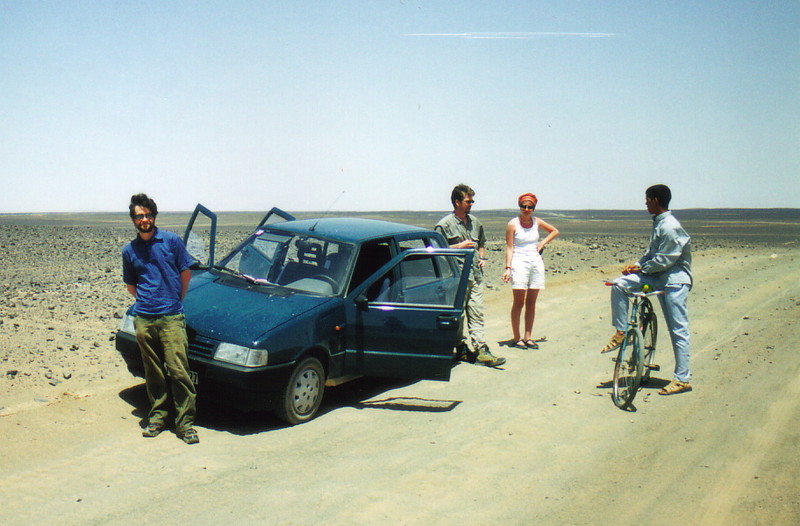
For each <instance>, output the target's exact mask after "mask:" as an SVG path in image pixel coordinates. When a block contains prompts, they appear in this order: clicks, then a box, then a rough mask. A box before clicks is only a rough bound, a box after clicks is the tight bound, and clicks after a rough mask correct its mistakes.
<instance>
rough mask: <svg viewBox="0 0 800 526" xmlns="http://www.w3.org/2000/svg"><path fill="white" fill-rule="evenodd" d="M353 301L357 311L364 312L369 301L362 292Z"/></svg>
mask: <svg viewBox="0 0 800 526" xmlns="http://www.w3.org/2000/svg"><path fill="white" fill-rule="evenodd" d="M354 301H355V303H356V307H358V308H359V309H364V310H366V309H367V305H369V300H368V299H367V295H366V294H364V293H363V292H362V293H361V294H359V295H358V296H356V299H355V300H354Z"/></svg>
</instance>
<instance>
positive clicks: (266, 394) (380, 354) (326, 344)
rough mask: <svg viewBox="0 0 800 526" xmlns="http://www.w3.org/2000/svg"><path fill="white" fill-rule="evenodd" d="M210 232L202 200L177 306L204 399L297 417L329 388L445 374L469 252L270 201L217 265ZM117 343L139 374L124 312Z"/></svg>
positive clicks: (437, 239)
mask: <svg viewBox="0 0 800 526" xmlns="http://www.w3.org/2000/svg"><path fill="white" fill-rule="evenodd" d="M275 219H278V220H279V221H278V222H275ZM216 229H217V217H216V215H215V214H214V213H212V212H211V211H209V210H208V209H206V208H205V207H203V206H202V205H198V206H197V208H196V209H195V211H194V214H193V215H192V218H191V220H190V221H189V225H188V226H187V228H186V233H185V235H184V242H185V243H186V245H187V248H188V249H189V252H190V254H192V256H193V257H195V259H196V265H195V268H194V269H193V275H192V280H191V283H190V286H189V291H188V293H187V295H186V299H185V301H184V307H185V312H186V320H187V326H188V329H187V332H188V334H189V367H190V369H191V372H192V375H193V378H194V380H195V382H196V383H197V388H198V392H199V393H200V395H201V396H207V397H213V398H215V399H218V400H221V401H224V402H226V403H229V404H232V405H234V406H237V407H239V408H242V409H272V410H274V411H275V412H276V413H277V414H278V415H279V416H280V417H281V418H282V419H284V420H285V421H287V422H289V423H291V424H298V423H301V422H306V421H308V420H311V419H312V418H314V416H315V414H316V413H317V410H318V409H319V406H320V403H321V401H322V395H323V392H324V389H325V386H326V385H327V386H332V385H337V384H340V383H343V382H345V381H347V380H350V379H353V378H357V377H360V376H384V377H396V378H408V379H433V380H449V378H450V370H451V368H452V367H453V363H454V362H453V347H454V346H455V344H456V343H457V340H458V332H459V330H460V323H461V318H462V314H463V306H464V296H465V291H466V284H467V278H468V272H469V269H470V266H471V261H472V257H473V252H472V251H471V250H453V249H449V248H446V246H447V245H446V243H445V240H444V239H443V238H442V237H441V235H440V234H439V233H437V232H435V231H432V230H426V229H423V228H418V227H414V226H408V225H402V224H398V223H391V222H386V221H376V220H371V219H357V218H323V219H310V220H295V219H294V217H292V216H291V215H289V214H287V213H285V212H282V211H281V210H279V209H276V208H273V209H272V211H270V213H268V214H267V215H266V216H265V217H264V219H263V220H262V221H261V223H260V224H259V225H258V226H257V227H256V229H255V230H254V231H253V233H252V234H251V235H250V236H249V237H248V238H247V239H245V240H244V242H242V243H241V244H240V245H239V246H238V247H237V248H235V249H234V250H233V251H232V252H231V253H230V254H229V255H228V256H226V257H225V258H224V259H222V261H220V262H219V263H215V259H214V247H215V239H216ZM116 346H117V349H118V350H119V352H120V353H121V354H122V356H123V357H124V359H125V361H126V363H127V364H128V368H129V369H130V370H131V372H133V373H134V374H137V375H139V376H141V375H142V364H141V358H140V356H139V350H138V347H137V344H136V340H135V337H134V331H133V320H132V318H131V317H130V316H126V317H125V318H124V319H123V323H122V327H121V329H120V330H119V331H118V332H117V337H116Z"/></svg>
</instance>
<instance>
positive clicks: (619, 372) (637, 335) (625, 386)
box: [611, 328, 644, 409]
mask: <svg viewBox="0 0 800 526" xmlns="http://www.w3.org/2000/svg"><path fill="white" fill-rule="evenodd" d="M642 353H643V337H642V332H641V331H640V330H639V329H638V328H633V329H629V330H628V333H627V334H626V335H625V340H624V341H623V342H622V345H620V347H619V352H618V353H617V363H616V364H614V391H613V393H612V394H611V397H612V398H613V399H614V404H615V405H616V406H617V407H619V408H620V409H625V408H627V407H628V406H630V405H631V402H633V399H634V398H635V397H636V392H637V391H638V390H639V384H640V383H641V381H642V372H643V370H644V364H643V362H642V357H643V354H642Z"/></svg>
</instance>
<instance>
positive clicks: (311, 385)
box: [275, 357, 325, 425]
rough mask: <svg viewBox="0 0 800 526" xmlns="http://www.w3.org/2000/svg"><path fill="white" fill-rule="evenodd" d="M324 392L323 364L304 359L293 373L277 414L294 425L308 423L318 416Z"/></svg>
mask: <svg viewBox="0 0 800 526" xmlns="http://www.w3.org/2000/svg"><path fill="white" fill-rule="evenodd" d="M324 391H325V369H324V368H323V367H322V364H321V363H320V361H319V360H317V359H316V358H314V357H308V358H304V359H302V360H300V363H298V364H297V367H295V369H294V371H292V375H291V377H289V382H288V383H287V384H286V388H285V389H284V391H283V398H282V400H281V401H280V403H279V404H278V406H277V408H276V410H275V412H276V413H277V414H278V416H279V417H280V418H281V419H282V420H285V421H286V422H288V423H290V424H292V425H294V424H302V423H303V422H308V421H309V420H311V419H312V418H314V417H315V416H316V414H317V411H318V410H319V406H320V404H321V403H322V395H323V393H324Z"/></svg>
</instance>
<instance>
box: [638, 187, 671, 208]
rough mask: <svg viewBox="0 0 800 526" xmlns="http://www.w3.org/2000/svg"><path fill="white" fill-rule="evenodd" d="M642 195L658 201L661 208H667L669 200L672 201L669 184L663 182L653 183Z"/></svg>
mask: <svg viewBox="0 0 800 526" xmlns="http://www.w3.org/2000/svg"><path fill="white" fill-rule="evenodd" d="M644 195H646V196H647V197H649V198H650V199H655V200H656V201H658V204H659V205H661V208H663V209H665V210H669V202H670V201H672V192H671V191H670V189H669V186H667V185H665V184H654V185H653V186H651V187H650V188H648V189H647V190H646V191H645V193H644Z"/></svg>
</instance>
